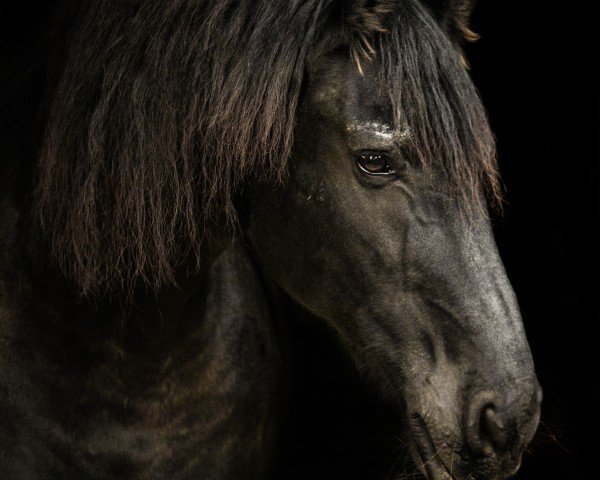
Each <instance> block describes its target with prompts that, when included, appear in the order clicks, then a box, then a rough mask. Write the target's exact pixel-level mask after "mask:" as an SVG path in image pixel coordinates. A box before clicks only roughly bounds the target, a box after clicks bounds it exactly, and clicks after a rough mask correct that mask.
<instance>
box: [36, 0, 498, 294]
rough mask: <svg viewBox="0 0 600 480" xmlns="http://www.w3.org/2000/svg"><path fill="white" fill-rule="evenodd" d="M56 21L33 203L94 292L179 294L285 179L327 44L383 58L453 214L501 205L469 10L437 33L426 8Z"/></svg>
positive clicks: (121, 9) (221, 10)
mask: <svg viewBox="0 0 600 480" xmlns="http://www.w3.org/2000/svg"><path fill="white" fill-rule="evenodd" d="M457 3H458V4H460V2H457ZM466 3H468V2H466ZM59 17H60V18H62V20H61V21H62V22H63V23H65V22H66V24H68V25H69V27H68V28H67V32H66V34H65V35H64V36H63V37H62V38H57V39H55V52H54V54H53V58H54V59H55V60H54V63H53V65H54V67H53V70H52V71H51V78H52V79H53V80H52V81H51V82H50V84H49V87H48V98H47V102H46V104H45V108H44V111H45V112H46V114H45V115H43V116H42V121H41V124H42V131H43V135H42V140H41V145H42V148H41V153H40V156H39V160H38V162H37V165H38V168H37V172H36V192H35V205H36V211H37V215H38V218H39V219H40V222H41V224H42V227H43V229H44V232H45V234H46V236H47V238H48V241H49V244H50V249H51V252H52V255H53V258H54V260H55V261H56V262H58V264H59V265H60V267H61V268H62V269H63V271H64V272H65V274H66V275H67V276H68V277H69V278H71V279H72V280H73V281H74V282H75V283H76V284H77V285H78V287H79V288H80V290H81V292H82V293H84V294H88V295H89V294H95V293H98V292H101V291H106V290H109V291H122V290H123V289H129V288H131V286H132V285H134V284H136V283H138V282H143V283H145V284H146V285H148V286H150V287H153V288H158V287H159V286H161V285H163V284H165V283H168V282H172V281H173V278H174V272H175V270H176V269H177V267H178V265H179V264H180V263H181V262H182V259H184V258H188V259H189V258H190V256H191V257H193V258H194V259H196V260H199V258H200V252H201V244H202V240H203V237H204V234H205V232H207V231H209V230H210V225H212V224H230V225H232V224H235V218H236V217H235V215H236V211H235V208H234V198H235V196H236V194H237V193H238V192H239V190H240V188H241V187H242V185H243V184H244V182H246V181H247V180H248V179H249V178H251V177H254V178H269V179H273V180H274V181H275V180H277V179H281V178H282V177H283V176H284V175H285V171H286V165H287V161H288V158H289V157H290V152H291V149H292V145H293V140H294V139H293V130H294V120H295V115H296V108H297V106H298V104H299V99H300V97H301V92H302V85H303V82H304V81H305V80H306V78H305V77H306V73H305V72H306V65H307V61H308V59H309V57H310V55H313V54H315V52H318V51H319V49H322V48H323V46H324V45H328V46H334V45H335V46H336V47H340V46H342V47H343V46H347V50H348V55H349V57H351V58H352V59H353V60H354V61H355V63H356V65H357V68H359V69H360V68H361V64H362V62H368V61H370V60H371V59H372V58H375V57H378V58H379V59H381V60H382V61H381V64H382V66H383V67H382V72H381V76H382V79H383V80H384V82H385V84H386V85H387V87H388V89H389V92H390V97H391V100H392V104H393V105H394V106H395V114H396V117H397V120H398V121H403V122H405V123H408V125H409V126H410V128H411V131H412V132H413V133H414V142H415V145H414V147H415V148H414V151H415V154H416V156H417V158H418V159H420V161H421V162H422V163H423V164H424V165H427V166H430V167H431V168H437V167H439V170H440V171H443V172H445V173H446V174H447V175H449V176H450V177H451V179H452V183H453V184H454V185H455V187H456V192H455V193H456V195H457V197H458V198H460V199H462V200H463V201H464V203H465V204H468V203H477V202H478V200H477V198H478V197H479V192H480V191H481V190H482V188H483V189H484V190H487V191H488V193H491V197H492V198H495V199H498V198H499V193H498V181H497V174H496V166H495V160H494V155H495V154H494V142H493V138H492V136H491V134H490V131H489V128H488V125H487V120H486V117H485V114H484V112H483V108H482V107H481V103H480V101H479V98H478V95H477V92H476V91H475V89H474V87H473V86H472V84H471V82H470V80H469V78H468V74H467V72H466V69H465V68H464V65H463V63H462V61H461V53H460V48H459V45H458V44H459V37H463V36H467V37H468V36H470V35H471V34H470V33H469V31H468V29H467V28H466V25H465V23H464V15H463V14H462V11H461V9H460V8H456V9H455V11H454V12H453V13H452V14H451V15H447V14H446V17H444V18H440V17H439V15H438V14H437V12H436V9H435V8H434V7H433V6H428V5H426V4H425V3H424V2H423V3H421V2H418V1H417V0H403V1H401V2H400V1H392V0H388V1H384V0H380V1H367V0H364V1H349V0H346V1H343V0H342V1H340V0H289V1H285V2H284V1H275V2H274V1H271V0H204V1H198V0H169V1H158V0H146V1H123V2H115V1H112V0H111V1H108V0H94V1H91V0H85V1H78V2H73V4H70V3H68V4H67V5H66V6H65V8H64V11H62V13H60V14H59ZM57 22H58V20H57Z"/></svg>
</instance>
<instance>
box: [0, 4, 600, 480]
mask: <svg viewBox="0 0 600 480" xmlns="http://www.w3.org/2000/svg"><path fill="white" fill-rule="evenodd" d="M594 3H595V2H579V3H578V2H560V3H558V2H549V1H542V0H533V1H532V0H501V1H500V0H497V1H490V0H482V1H480V2H479V5H478V7H477V8H476V10H475V13H474V16H473V20H472V26H473V29H474V30H475V31H477V32H478V33H479V34H481V40H480V41H479V42H477V43H475V44H472V45H468V46H466V51H467V56H468V58H469V60H470V63H471V67H472V69H471V72H472V75H473V78H474V80H475V83H476V85H477V87H478V88H479V89H480V92H481V95H482V97H483V100H484V103H485V105H486V107H487V109H488V112H489V116H490V121H491V124H492V128H493V129H494V131H495V133H496V136H497V140H498V150H499V158H500V165H501V170H502V174H503V179H504V183H505V186H506V191H507V204H506V208H505V214H504V216H503V217H502V218H496V219H495V231H496V235H497V240H498V245H499V248H500V252H501V255H502V257H503V260H504V262H505V265H506V268H507V271H508V275H509V278H510V279H511V281H512V283H513V286H514V288H515V290H516V292H517V296H518V298H519V301H520V305H521V309H522V313H523V317H524V322H525V327H526V330H527V333H528V338H529V340H530V343H531V347H532V350H533V354H534V358H535V361H536V365H537V372H538V376H539V379H540V382H541V384H542V386H543V388H544V392H545V400H544V405H543V417H542V424H541V426H540V429H539V432H538V435H537V437H536V439H535V440H534V442H533V444H532V446H531V448H530V449H529V452H528V453H527V454H526V458H525V462H524V465H523V468H522V469H521V472H520V473H519V475H518V478H520V479H583V478H594V476H593V475H587V474H586V473H585V466H586V464H588V465H591V464H593V463H595V460H596V452H595V450H596V444H597V437H596V435H595V433H596V428H597V426H598V411H599V410H600V398H599V395H600V394H599V393H598V392H599V390H600V389H599V388H598V383H599V382H598V376H599V372H598V368H597V367H598V362H597V358H598V351H599V350H600V348H599V347H600V345H599V344H598V342H599V340H598V337H597V335H596V330H597V329H596V325H597V322H598V320H599V318H598V317H599V315H598V309H597V300H598V297H599V293H600V292H599V289H598V283H599V282H598V272H599V270H598V254H597V251H598V244H599V242H598V234H597V232H596V229H597V228H598V207H599V202H600V193H599V190H598V180H599V171H598V166H599V160H600V148H599V146H600V134H599V132H600V120H599V111H600V96H599V94H598V92H599V91H600V82H599V81H598V74H597V73H596V72H595V69H597V68H598V66H599V65H598V58H599V49H598V46H599V45H598V43H599V42H598V37H597V35H596V34H595V33H594V25H593V21H594V20H595V19H594V17H595V16H596V15H595V14H594V12H593V11H591V10H589V9H590V8H592V6H593V5H594ZM50 4H51V2H48V3H46V4H45V5H44V6H43V7H42V8H38V7H37V6H35V4H33V3H30V2H22V3H21V2H8V3H7V2H4V1H0V26H1V27H2V28H1V29H0V40H1V41H2V45H4V46H9V47H10V48H21V47H22V48H24V50H25V51H26V50H27V45H28V44H29V43H30V41H31V39H32V37H35V31H36V28H37V25H38V24H41V23H44V20H45V18H46V17H47V12H48V11H49V5H50ZM24 55H26V53H25V54H24ZM25 61H26V60H24V62H25ZM292 333H293V337H294V339H295V340H294V342H293V346H292V348H291V350H290V352H289V354H290V357H291V363H292V369H293V370H292V374H293V379H294V386H293V391H292V395H291V405H290V407H291V412H292V413H291V415H290V417H289V418H288V419H287V421H288V425H287V426H288V427H289V428H288V429H287V436H286V441H285V442H284V447H283V455H284V462H283V465H282V469H283V471H284V472H285V474H284V475H285V477H286V478H309V479H314V478H328V479H333V478H344V479H350V478H361V479H369V478H381V477H380V475H381V472H380V471H379V469H378V468H375V467H374V465H386V466H385V467H382V468H383V470H384V472H385V471H389V469H390V466H389V465H388V464H389V458H390V455H394V454H396V449H398V448H401V441H400V440H399V439H398V438H397V436H396V433H397V432H395V430H394V425H395V420H394V419H393V414H392V413H391V412H389V411H387V409H386V407H385V406H381V405H379V404H378V402H377V401H376V400H375V399H373V398H371V396H370V394H369V392H368V391H367V389H366V388H364V386H362V385H361V383H360V382H359V381H358V380H357V379H356V378H355V376H354V374H353V373H352V372H351V371H350V369H349V368H348V366H347V363H346V360H345V358H344V357H343V356H342V355H341V354H340V353H339V352H337V350H336V349H335V347H334V344H333V341H332V340H331V339H330V338H329V337H328V335H327V334H326V332H322V331H321V330H320V329H319V327H318V326H317V325H315V324H313V323H311V322H308V323H307V322H305V321H301V320H298V322H297V323H296V324H295V327H294V331H293V332H292ZM382 459H386V461H384V462H381V460H382ZM401 460H402V458H399V461H401ZM386 462H387V463H386ZM386 469H387V470H386ZM290 470H291V471H290ZM410 472H411V470H408V471H407V473H409V474H410ZM409 478H410V475H409Z"/></svg>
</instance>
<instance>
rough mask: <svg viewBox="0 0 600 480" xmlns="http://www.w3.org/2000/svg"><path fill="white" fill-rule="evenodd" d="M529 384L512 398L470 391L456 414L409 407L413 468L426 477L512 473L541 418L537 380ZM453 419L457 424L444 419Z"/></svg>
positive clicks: (455, 479) (450, 479) (447, 479)
mask: <svg viewBox="0 0 600 480" xmlns="http://www.w3.org/2000/svg"><path fill="white" fill-rule="evenodd" d="M533 385H534V388H533V392H532V391H531V389H524V390H523V393H522V394H520V395H519V397H518V398H516V399H515V398H510V397H508V396H503V395H501V394H499V392H494V391H492V390H482V391H478V392H475V393H470V394H469V395H468V397H466V401H465V404H464V407H463V411H462V412H460V413H459V414H458V416H457V415H456V414H452V413H451V412H448V411H445V412H444V409H442V408H436V409H435V410H436V412H434V413H432V410H431V409H429V408H426V409H422V410H423V412H422V413H420V412H417V411H414V410H413V411H412V413H409V414H408V419H407V423H408V427H409V432H410V437H411V450H412V455H413V459H414V461H415V463H416V464H417V467H418V468H419V469H420V470H421V471H422V473H423V474H424V475H425V476H426V477H427V478H428V479H429V480H462V479H469V480H500V479H505V478H508V477H510V476H512V475H514V474H516V472H517V471H518V469H519V467H520V464H521V457H522V454H523V452H524V450H525V448H526V447H527V445H528V444H529V442H530V441H531V439H532V438H533V435H534V434H535V431H536V429H537V426H538V423H539V418H540V404H541V399H542V391H541V388H540V387H539V384H538V383H537V381H535V380H534V381H533ZM422 404H423V405H427V403H426V402H422ZM429 405H431V404H429ZM457 417H458V418H460V421H458V422H447V421H446V420H447V419H448V418H457Z"/></svg>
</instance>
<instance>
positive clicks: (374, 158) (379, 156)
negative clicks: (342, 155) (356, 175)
mask: <svg viewBox="0 0 600 480" xmlns="http://www.w3.org/2000/svg"><path fill="white" fill-rule="evenodd" d="M356 163H357V164H358V166H359V168H360V169H361V170H362V171H363V172H365V173H368V174H369V175H389V174H392V173H394V170H393V169H392V167H390V164H389V161H388V157H387V155H385V154H383V153H365V154H363V155H359V156H358V158H357V161H356Z"/></svg>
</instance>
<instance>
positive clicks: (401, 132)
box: [346, 122, 412, 142]
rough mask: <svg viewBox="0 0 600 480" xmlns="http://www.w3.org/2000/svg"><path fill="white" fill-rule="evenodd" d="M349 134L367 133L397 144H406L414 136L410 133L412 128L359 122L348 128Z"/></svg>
mask: <svg viewBox="0 0 600 480" xmlns="http://www.w3.org/2000/svg"><path fill="white" fill-rule="evenodd" d="M346 130H347V131H348V133H356V132H360V133H366V134H370V135H373V136H376V137H379V138H380V139H382V140H387V141H390V142H392V141H395V142H404V141H406V140H408V139H409V138H410V137H411V136H412V132H411V131H410V127H404V128H402V129H395V128H392V127H391V126H390V125H388V124H387V123H379V122H358V123H351V124H349V125H348V127H347V128H346Z"/></svg>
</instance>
